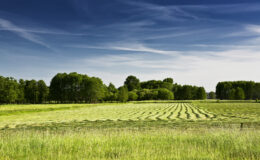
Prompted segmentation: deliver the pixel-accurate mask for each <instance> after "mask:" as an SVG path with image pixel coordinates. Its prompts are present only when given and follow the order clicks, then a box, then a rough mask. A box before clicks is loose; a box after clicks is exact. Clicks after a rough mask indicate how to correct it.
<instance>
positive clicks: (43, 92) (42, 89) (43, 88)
mask: <svg viewBox="0 0 260 160" xmlns="http://www.w3.org/2000/svg"><path fill="white" fill-rule="evenodd" d="M38 92H39V95H38V96H39V97H38V101H39V103H43V102H45V101H47V100H48V95H49V88H48V86H47V85H46V84H45V82H44V81H43V80H39V81H38Z"/></svg>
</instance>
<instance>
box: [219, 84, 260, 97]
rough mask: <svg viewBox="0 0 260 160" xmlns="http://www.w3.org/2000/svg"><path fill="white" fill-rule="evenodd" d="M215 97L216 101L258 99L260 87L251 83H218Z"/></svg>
mask: <svg viewBox="0 0 260 160" xmlns="http://www.w3.org/2000/svg"><path fill="white" fill-rule="evenodd" d="M243 94H244V96H243ZM216 96H217V98H218V99H241V100H243V99H247V100H249V99H256V98H260V85H259V83H255V82H253V81H234V82H231V81H230V82H219V83H218V84H217V86H216Z"/></svg>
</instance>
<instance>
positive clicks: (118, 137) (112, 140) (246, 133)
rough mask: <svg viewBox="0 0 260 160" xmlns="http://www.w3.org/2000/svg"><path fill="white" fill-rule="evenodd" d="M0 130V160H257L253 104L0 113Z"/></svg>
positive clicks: (257, 120) (12, 108)
mask: <svg viewBox="0 0 260 160" xmlns="http://www.w3.org/2000/svg"><path fill="white" fill-rule="evenodd" d="M241 123H243V126H242V127H243V128H241ZM0 129H1V131H0V138H1V139H0V159H216V160H217V159H260V103H253V101H250V102H234V101H233V102H228V101H224V102H220V103H217V102H214V101H209V102H205V101H204V102H200V101H186V102H185V101H183V102H176V101H169V102H165V101H164V102H163V101H157V102H156V103H155V102H142V103H139V102H136V103H135V102H133V103H126V104H121V103H111V104H57V105H54V104H46V105H2V106H0Z"/></svg>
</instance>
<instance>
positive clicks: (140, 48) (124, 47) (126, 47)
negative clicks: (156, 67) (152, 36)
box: [68, 43, 179, 56]
mask: <svg viewBox="0 0 260 160" xmlns="http://www.w3.org/2000/svg"><path fill="white" fill-rule="evenodd" d="M68 47H73V48H93V49H104V50H118V51H132V52H143V53H154V54H160V55H170V56H177V55H178V54H179V52H177V51H168V50H161V49H154V48H150V47H147V46H145V45H144V44H142V43H123V44H118V43H114V44H104V45H102V46H90V45H68Z"/></svg>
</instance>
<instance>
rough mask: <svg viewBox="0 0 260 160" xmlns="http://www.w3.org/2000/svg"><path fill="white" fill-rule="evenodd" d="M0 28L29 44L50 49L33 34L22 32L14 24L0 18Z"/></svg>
mask: <svg viewBox="0 0 260 160" xmlns="http://www.w3.org/2000/svg"><path fill="white" fill-rule="evenodd" d="M0 26H1V27H2V28H3V29H5V30H7V31H10V32H12V33H15V34H16V35H18V36H19V37H22V38H24V39H26V40H28V41H30V42H33V43H36V44H39V45H41V46H44V47H46V48H48V49H51V47H50V46H49V45H48V44H46V43H44V42H43V41H41V40H39V38H38V37H36V36H35V35H34V34H32V33H30V32H28V31H26V30H24V29H23V28H20V27H18V26H16V25H15V24H13V23H12V22H10V21H8V20H5V19H1V18H0Z"/></svg>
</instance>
